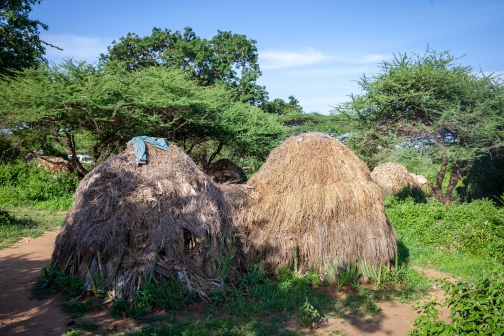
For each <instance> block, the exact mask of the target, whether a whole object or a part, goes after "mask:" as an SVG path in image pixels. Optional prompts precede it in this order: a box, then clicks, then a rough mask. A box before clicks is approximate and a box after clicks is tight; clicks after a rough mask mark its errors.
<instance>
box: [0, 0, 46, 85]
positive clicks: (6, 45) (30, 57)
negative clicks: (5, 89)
mask: <svg viewBox="0 0 504 336" xmlns="http://www.w3.org/2000/svg"><path fill="white" fill-rule="evenodd" d="M40 2H41V0H7V1H2V5H1V7H0V75H11V74H12V70H20V69H22V68H26V67H33V66H36V65H38V64H40V63H42V62H44V61H45V59H44V57H43V56H44V54H45V45H46V46H47V45H49V46H52V45H51V44H48V43H46V42H44V41H42V40H40V36H39V35H40V32H39V28H42V29H44V30H47V29H48V27H47V25H46V24H44V23H42V22H40V21H38V20H31V19H30V18H29V17H28V16H29V14H30V12H31V11H32V6H33V5H35V4H39V3H40ZM52 47H54V46H52Z"/></svg>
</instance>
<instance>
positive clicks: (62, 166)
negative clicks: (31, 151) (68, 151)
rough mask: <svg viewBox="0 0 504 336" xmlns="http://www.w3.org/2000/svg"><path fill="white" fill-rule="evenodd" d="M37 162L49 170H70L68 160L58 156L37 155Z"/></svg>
mask: <svg viewBox="0 0 504 336" xmlns="http://www.w3.org/2000/svg"><path fill="white" fill-rule="evenodd" d="M36 160H37V164H38V166H39V167H42V168H44V169H45V170H47V171H49V172H58V171H62V172H68V171H69V168H68V161H67V160H65V159H63V158H62V157H56V156H37V158H36Z"/></svg>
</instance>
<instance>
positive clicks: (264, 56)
mask: <svg viewBox="0 0 504 336" xmlns="http://www.w3.org/2000/svg"><path fill="white" fill-rule="evenodd" d="M326 59H328V57H326V56H324V55H323V54H322V53H320V52H317V51H315V50H313V49H312V48H308V49H306V50H305V51H303V52H287V51H278V50H269V51H264V52H261V53H260V54H259V61H260V64H261V68H263V69H278V68H287V67H295V66H300V65H308V64H315V63H320V62H322V61H324V60H326Z"/></svg>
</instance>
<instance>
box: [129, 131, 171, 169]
mask: <svg viewBox="0 0 504 336" xmlns="http://www.w3.org/2000/svg"><path fill="white" fill-rule="evenodd" d="M146 142H148V143H150V144H151V145H152V146H154V147H157V148H159V149H162V150H165V151H167V152H171V148H170V146H168V143H167V142H166V139H165V138H154V137H150V136H145V135H142V136H137V137H134V138H133V139H131V140H130V141H128V144H127V145H128V146H129V145H133V147H134V148H135V154H136V160H135V162H136V164H139V163H147V153H146V151H145V143H146Z"/></svg>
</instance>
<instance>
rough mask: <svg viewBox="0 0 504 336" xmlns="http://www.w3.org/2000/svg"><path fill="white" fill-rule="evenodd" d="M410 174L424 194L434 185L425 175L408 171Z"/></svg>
mask: <svg viewBox="0 0 504 336" xmlns="http://www.w3.org/2000/svg"><path fill="white" fill-rule="evenodd" d="M410 175H411V177H413V180H415V183H416V185H417V187H418V188H420V189H421V190H423V191H424V192H425V193H426V194H431V193H432V190H433V189H434V186H433V185H432V183H430V182H429V181H428V180H427V178H426V177H425V176H423V175H419V174H414V173H410Z"/></svg>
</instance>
